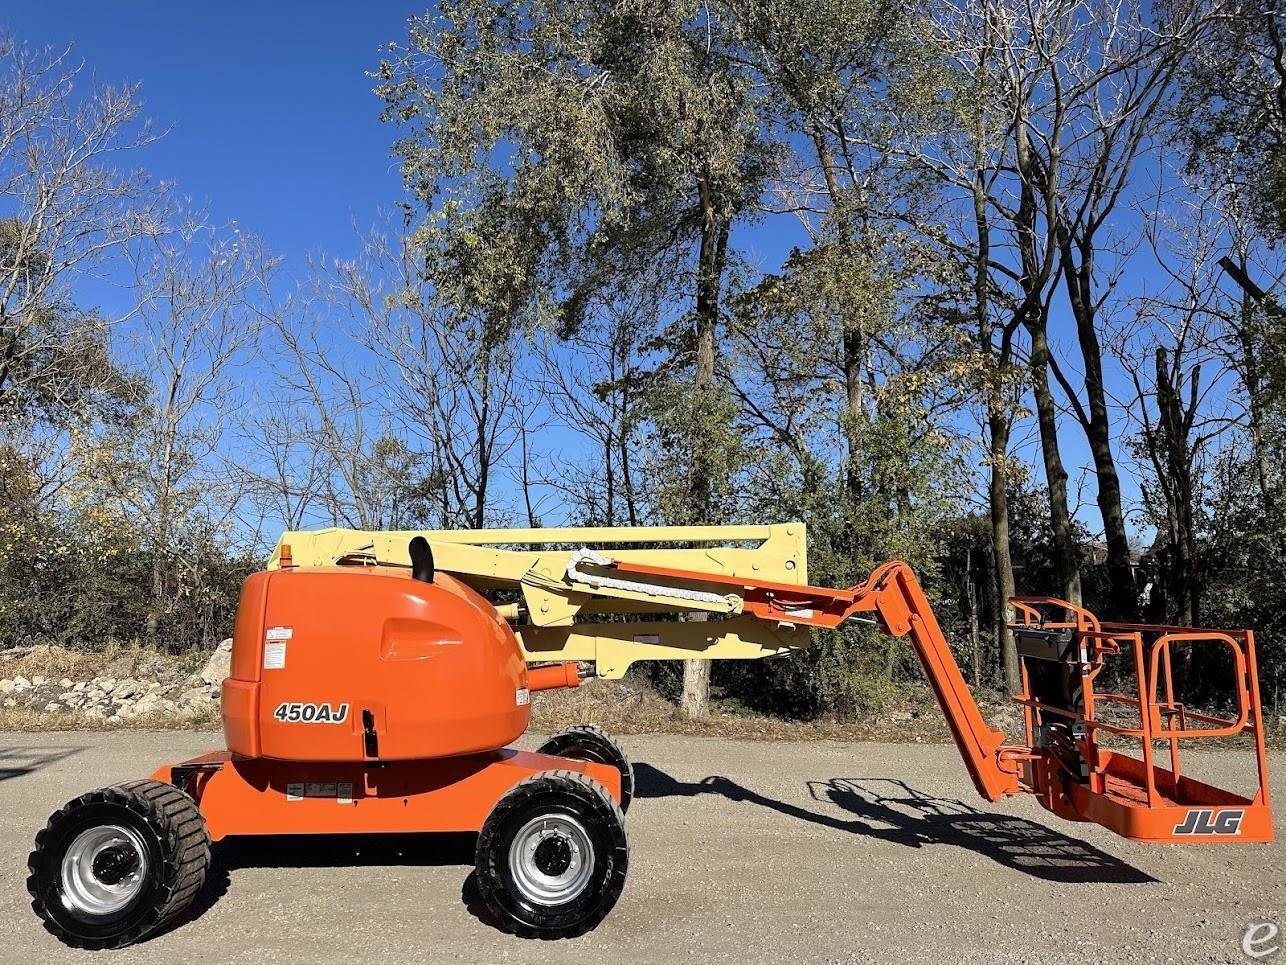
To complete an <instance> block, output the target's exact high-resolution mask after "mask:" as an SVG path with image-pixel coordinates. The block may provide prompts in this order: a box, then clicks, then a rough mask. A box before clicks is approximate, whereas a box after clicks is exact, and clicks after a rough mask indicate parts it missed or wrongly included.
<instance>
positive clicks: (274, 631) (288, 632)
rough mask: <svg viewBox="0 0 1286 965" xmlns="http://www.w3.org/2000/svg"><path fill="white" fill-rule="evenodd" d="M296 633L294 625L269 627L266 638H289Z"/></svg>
mask: <svg viewBox="0 0 1286 965" xmlns="http://www.w3.org/2000/svg"><path fill="white" fill-rule="evenodd" d="M294 635H295V628H294V627H269V628H268V630H267V632H266V633H265V634H264V638H265V639H267V640H289V639H291V638H292V637H293V636H294Z"/></svg>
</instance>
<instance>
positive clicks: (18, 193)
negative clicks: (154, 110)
mask: <svg viewBox="0 0 1286 965" xmlns="http://www.w3.org/2000/svg"><path fill="white" fill-rule="evenodd" d="M82 72H83V71H82V67H81V66H80V65H79V64H78V63H76V62H74V61H73V60H72V58H71V55H70V51H69V50H61V51H60V50H53V49H32V48H29V47H26V46H24V45H22V44H20V43H18V42H17V41H15V40H14V38H13V37H11V36H9V35H8V34H4V33H0V436H2V438H3V444H4V448H5V452H6V460H15V461H17V462H21V463H23V464H24V465H25V468H26V470H27V472H26V473H24V474H23V475H24V476H25V477H27V478H31V479H33V480H34V485H35V486H36V487H37V488H38V490H39V491H38V492H34V493H31V494H30V495H31V496H32V497H33V498H35V499H36V500H37V501H40V502H48V501H49V500H51V499H52V498H54V497H55V496H56V495H57V494H58V493H59V492H60V491H61V489H62V487H63V486H64V484H65V483H66V482H67V481H68V479H69V477H70V475H71V474H72V472H73V464H74V460H72V459H70V458H68V455H69V452H70V450H71V449H72V448H73V446H72V445H71V443H70V436H69V435H68V434H69V433H71V432H73V431H75V432H76V433H77V434H78V435H79V436H80V438H81V439H82V440H83V439H84V438H86V437H87V434H89V433H91V432H92V431H93V426H94V423H95V422H96V420H100V419H108V420H111V419H116V420H119V419H121V418H124V417H125V416H126V415H127V414H128V410H129V402H128V385H127V381H128V380H127V379H126V378H125V376H124V374H123V373H122V371H121V369H120V368H119V367H118V366H117V365H116V362H115V359H114V358H113V357H112V355H111V352H110V346H109V344H108V334H109V329H110V327H111V325H112V322H113V319H110V318H107V317H105V316H103V315H102V314H100V313H99V312H96V311H86V310H82V309H81V308H80V307H79V306H78V305H77V304H76V302H75V300H74V299H73V292H74V288H75V286H76V285H77V283H79V282H80V281H83V280H84V279H85V278H87V277H89V276H91V275H93V274H94V273H95V272H97V271H99V270H102V269H104V268H105V267H106V266H107V265H108V264H109V263H110V262H111V261H112V259H113V258H114V257H115V256H117V255H119V254H120V252H121V251H122V249H123V248H124V247H125V246H126V245H127V244H129V243H130V242H131V241H133V240H135V239H138V238H140V237H146V236H150V235H154V234H156V233H157V232H158V231H160V230H161V226H162V223H163V221H164V217H165V214H166V211H165V210H164V209H165V204H164V199H163V192H162V191H159V190H156V189H154V187H153V185H152V184H151V183H150V182H149V181H148V179H147V178H146V177H145V176H143V175H142V174H141V173H138V172H135V171H128V170H122V169H121V167H120V165H121V163H122V161H127V159H128V158H129V157H130V156H131V155H132V154H133V153H134V152H136V151H137V150H138V149H140V148H142V147H144V146H145V145H147V144H148V143H149V142H151V141H152V140H153V139H154V138H155V136H156V135H155V133H154V132H153V130H152V129H151V127H150V126H149V125H148V124H146V123H144V122H142V121H141V119H140V104H139V101H138V97H137V93H138V92H137V88H136V87H124V88H110V87H104V86H100V85H95V84H93V83H92V82H90V81H88V80H87V79H86V78H85V77H83V76H82ZM13 465H14V464H13V463H10V467H11V468H12V467H13ZM10 477H11V478H10V481H11V482H12V481H13V475H12V474H10ZM9 488H11V487H9Z"/></svg>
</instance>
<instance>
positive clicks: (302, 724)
mask: <svg viewBox="0 0 1286 965" xmlns="http://www.w3.org/2000/svg"><path fill="white" fill-rule="evenodd" d="M529 701H530V698H529V694H528V689H527V665H526V663H525V662H524V660H523V656H522V649H521V647H520V646H519V645H518V640H517V638H516V637H515V636H514V633H513V631H512V630H511V629H510V628H509V625H508V624H507V623H505V621H504V620H503V619H502V618H501V617H500V615H499V614H498V613H497V612H496V610H495V608H494V607H493V606H492V605H491V604H490V603H488V602H487V600H486V599H484V598H483V597H482V596H480V595H479V594H478V593H476V592H474V591H473V590H472V589H470V588H469V587H467V586H465V585H464V584H463V583H460V582H459V581H458V580H455V579H453V578H452V577H450V576H449V575H447V574H445V573H438V574H437V575H436V577H435V579H434V582H433V583H424V582H421V581H419V580H414V579H412V578H411V577H410V575H409V573H407V572H406V571H403V570H396V569H390V568H381V567H369V568H368V567H362V568H359V567H318V568H304V567H300V568H291V569H280V570H271V571H268V572H264V573H255V574H254V575H252V576H251V577H250V578H249V579H248V580H246V583H245V586H244V587H243V588H242V590H241V601H240V604H239V605H238V608H237V620H236V629H235V631H234V633H233V643H232V673H231V676H229V677H228V679H227V680H225V681H224V683H223V730H224V734H225V736H226V737H227V742H228V750H230V751H232V752H233V753H235V754H241V755H244V756H247V757H270V758H276V759H279V760H290V761H373V760H389V761H391V760H413V759H420V758H429V757H450V756H453V755H456V754H471V753H474V752H477V751H485V750H493V749H495V748H499V747H504V746H505V745H506V744H508V743H509V742H511V741H513V740H515V739H516V738H518V737H519V736H520V735H521V734H522V733H523V731H525V730H526V729H527V724H528V722H529V721H530V719H531V706H530V702H529Z"/></svg>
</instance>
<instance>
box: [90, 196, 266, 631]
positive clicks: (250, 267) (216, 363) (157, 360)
mask: <svg viewBox="0 0 1286 965" xmlns="http://www.w3.org/2000/svg"><path fill="white" fill-rule="evenodd" d="M129 257H130V261H131V264H132V267H133V270H134V277H135V283H136V286H137V288H138V290H139V291H140V292H141V297H142V301H141V303H140V305H139V308H138V311H137V313H136V316H135V318H134V319H133V320H132V323H131V326H130V329H131V330H130V332H129V337H130V341H131V343H132V345H133V349H134V358H135V359H137V361H138V362H139V365H140V369H141V389H142V392H143V396H142V399H141V401H142V403H143V409H142V413H143V414H142V416H141V418H140V419H139V421H138V422H137V423H136V424H135V425H134V426H132V427H131V430H130V433H129V437H128V438H124V439H121V440H120V444H121V448H122V450H123V452H124V453H125V454H126V456H125V458H124V459H123V460H122V459H109V460H106V461H105V463H104V465H105V466H106V467H108V469H109V470H110V472H111V482H112V484H113V486H112V488H113V490H114V492H115V494H116V496H117V498H118V499H120V500H121V501H122V502H124V503H125V504H126V505H128V506H129V507H130V509H131V511H132V513H133V514H134V515H135V516H136V517H137V519H138V520H139V523H140V526H141V529H142V531H143V533H144V534H145V538H146V546H147V548H148V549H149V550H150V552H151V560H152V562H151V567H152V599H151V602H150V605H149V607H148V611H147V633H148V635H149V637H151V638H153V639H156V638H157V636H158V634H159V633H160V631H161V630H162V628H163V626H164V623H165V620H166V619H167V617H168V616H169V615H170V614H171V612H172V611H173V608H174V606H175V604H176V601H177V600H178V598H179V597H180V596H181V595H182V594H183V593H184V592H185V586H186V587H188V588H190V587H191V581H193V580H199V579H200V577H201V560H202V559H203V557H204V556H205V554H206V552H207V550H208V549H209V545H210V543H211V542H213V541H215V540H218V539H221V538H223V537H226V536H227V535H228V531H229V530H230V528H231V525H230V524H231V521H232V518H233V515H234V514H235V512H236V511H237V508H238V505H239V503H240V501H241V498H242V496H243V495H244V490H243V488H242V487H241V486H240V485H238V480H237V479H236V477H235V475H233V474H230V473H228V472H227V466H226V464H225V462H224V456H223V454H224V453H225V452H226V449H225V445H224V444H225V442H226V438H227V434H228V429H229V427H230V425H231V423H232V421H233V415H234V413H236V412H237V411H238V410H239V408H240V405H241V403H242V402H243V401H244V400H243V399H241V398H239V394H238V392H237V391H236V390H237V379H236V375H237V373H238V371H239V369H240V367H241V366H242V365H243V364H244V363H245V362H246V361H247V359H248V356H249V353H250V350H251V349H252V347H253V346H254V345H255V343H256V341H257V339H258V336H259V331H260V327H261V325H260V315H259V313H258V312H257V311H256V310H255V309H254V308H252V307H251V305H250V303H251V302H252V301H254V300H257V299H259V298H261V297H262V296H263V294H264V292H265V291H266V289H267V286H268V283H269V280H270V278H271V275H272V273H273V271H274V269H275V266H276V262H275V260H274V259H273V258H272V257H271V256H270V255H269V254H268V253H267V252H266V251H265V250H264V248H263V245H262V244H261V242H259V240H258V239H256V238H253V237H251V236H248V235H243V234H242V233H241V232H240V231H239V230H237V229H236V228H235V227H232V228H228V229H217V228H211V227H209V226H207V225H204V224H202V223H200V222H199V221H189V222H187V223H185V224H182V225H180V226H179V227H177V228H176V229H174V230H173V231H172V232H170V233H167V234H164V235H157V236H155V237H152V238H149V239H147V240H145V241H144V242H142V243H140V244H139V245H137V246H135V247H133V248H132V249H131V250H130V252H129ZM185 575H186V577H187V581H188V582H187V583H186V584H185V580H184V577H185Z"/></svg>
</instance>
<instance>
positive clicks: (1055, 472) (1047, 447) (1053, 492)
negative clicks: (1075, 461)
mask: <svg viewBox="0 0 1286 965" xmlns="http://www.w3.org/2000/svg"><path fill="white" fill-rule="evenodd" d="M1046 325H1047V321H1046V320H1045V319H1043V318H1042V319H1040V320H1038V321H1035V322H1033V323H1032V324H1031V325H1029V326H1028V331H1029V332H1030V333H1031V374H1032V391H1033V393H1034V395H1035V396H1036V418H1037V422H1038V423H1039V425H1040V451H1041V457H1042V459H1043V460H1044V463H1045V481H1046V484H1047V486H1048V488H1049V522H1050V526H1051V528H1052V529H1053V533H1054V572H1055V573H1056V574H1057V578H1058V582H1059V590H1060V592H1061V593H1062V597H1063V599H1064V600H1067V601H1068V602H1069V603H1075V604H1076V605H1077V606H1079V605H1080V603H1081V568H1080V563H1079V560H1078V554H1077V552H1076V541H1075V539H1074V538H1073V536H1072V514H1071V510H1070V508H1069V506H1068V501H1067V470H1066V469H1065V468H1064V467H1063V456H1062V453H1061V452H1060V451H1059V448H1058V420H1057V409H1056V406H1055V404H1054V395H1053V393H1052V392H1051V391H1050V388H1049V343H1048V341H1047V339H1046Z"/></svg>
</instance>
